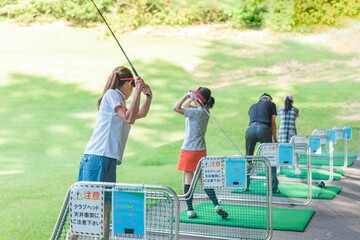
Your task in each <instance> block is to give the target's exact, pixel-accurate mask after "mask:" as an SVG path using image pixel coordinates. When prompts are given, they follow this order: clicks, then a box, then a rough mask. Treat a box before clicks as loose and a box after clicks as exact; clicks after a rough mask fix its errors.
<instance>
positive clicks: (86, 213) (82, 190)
mask: <svg viewBox="0 0 360 240" xmlns="http://www.w3.org/2000/svg"><path fill="white" fill-rule="evenodd" d="M70 194H71V197H70V228H71V231H72V232H73V233H76V234H79V235H86V236H103V222H102V221H103V218H102V216H103V209H104V208H103V196H104V190H103V188H102V187H99V186H84V185H74V186H73V187H72V189H71V193H70Z"/></svg>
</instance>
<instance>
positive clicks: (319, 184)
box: [317, 181, 325, 188]
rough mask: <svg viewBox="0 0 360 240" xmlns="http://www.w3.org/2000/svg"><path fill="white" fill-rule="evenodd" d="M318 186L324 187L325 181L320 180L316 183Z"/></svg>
mask: <svg viewBox="0 0 360 240" xmlns="http://www.w3.org/2000/svg"><path fill="white" fill-rule="evenodd" d="M317 184H318V186H319V187H321V188H325V183H324V182H323V181H320V182H318V183H317Z"/></svg>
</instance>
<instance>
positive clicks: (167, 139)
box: [0, 1, 360, 239]
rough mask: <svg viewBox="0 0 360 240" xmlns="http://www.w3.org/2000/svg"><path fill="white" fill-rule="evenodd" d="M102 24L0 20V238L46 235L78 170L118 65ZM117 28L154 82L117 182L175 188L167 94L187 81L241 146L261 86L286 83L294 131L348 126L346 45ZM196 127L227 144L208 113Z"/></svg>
mask: <svg viewBox="0 0 360 240" xmlns="http://www.w3.org/2000/svg"><path fill="white" fill-rule="evenodd" d="M224 2H227V1H224ZM105 30H106V29H102V30H96V29H86V28H65V27H60V26H56V25H55V26H43V27H31V28H21V27H19V26H18V25H16V24H10V23H1V22H0V58H1V64H0V99H1V100H0V102H1V105H2V106H1V108H0V118H1V121H0V124H1V127H0V183H1V184H0V219H1V228H0V239H25V238H26V239H48V238H49V237H50V235H51V232H52V229H53V227H54V224H55V222H56V219H57V216H58V213H59V211H60V208H61V205H62V202H63V199H64V197H65V194H66V191H67V189H68V188H69V187H70V186H71V184H72V183H74V182H75V181H76V180H77V173H78V168H79V162H80V159H81V157H82V154H83V150H84V148H85V145H86V143H87V141H88V140H89V138H90V136H91V134H92V130H93V126H94V123H95V117H96V112H97V108H96V101H97V98H98V97H99V96H100V94H101V92H102V90H103V87H104V84H105V82H106V78H107V76H108V74H109V73H110V72H111V71H112V69H113V68H114V67H115V66H117V65H119V64H125V65H127V64H126V62H125V61H124V57H123V55H122V54H121V51H120V49H119V48H118V47H117V45H116V43H115V42H114V40H113V39H112V38H106V37H104V32H105ZM254 33H256V32H252V33H249V34H254ZM259 33H260V32H259ZM212 36H213V35H212ZM118 37H119V40H120V42H121V43H122V44H123V47H124V49H125V51H126V53H127V54H128V56H129V58H130V59H131V60H132V63H133V65H134V66H135V68H136V70H137V72H138V73H139V74H140V75H141V76H142V77H143V78H144V79H145V80H146V81H147V82H148V83H149V84H150V85H151V87H152V89H153V94H154V99H153V105H152V108H151V111H150V113H149V115H148V117H147V118H146V119H142V120H140V121H138V122H137V123H136V125H134V126H133V128H132V130H131V132H130V137H129V141H128V143H127V146H126V151H125V155H124V160H123V165H121V166H120V167H118V170H117V181H118V182H125V183H144V184H157V185H166V186H169V187H171V188H173V189H174V190H175V191H177V192H178V193H181V172H179V171H177V170H176V166H177V161H178V155H179V151H180V146H181V144H182V140H183V135H184V119H183V118H182V117H181V116H180V115H178V114H176V113H175V112H173V111H172V106H173V104H174V103H175V102H176V101H177V100H178V99H179V98H180V97H181V96H182V95H183V94H184V93H185V92H186V91H187V90H188V89H195V88H197V87H198V86H208V87H210V88H211V89H212V90H213V96H214V97H215V100H216V104H215V106H214V109H213V110H212V111H211V114H212V116H213V117H214V118H215V119H216V121H217V122H218V123H219V124H220V125H221V127H222V128H223V129H224V130H225V131H226V133H227V134H228V135H229V137H230V138H231V139H232V140H233V141H234V143H235V144H236V145H237V146H238V148H239V149H240V150H241V151H242V152H243V153H245V151H244V149H245V141H244V139H245V131H246V127H247V123H248V120H249V119H248V115H247V111H248V108H249V107H250V105H251V104H253V103H255V102H256V101H257V99H258V97H259V96H260V94H262V93H263V92H268V93H270V94H271V95H272V96H273V98H274V101H275V103H276V104H277V106H280V105H282V98H283V96H284V95H286V94H292V95H293V97H294V100H295V106H296V107H298V108H299V109H300V118H299V119H298V120H297V128H298V133H299V134H303V135H307V134H311V132H312V130H313V129H314V128H332V127H333V126H335V125H337V126H345V125H347V126H359V124H358V122H359V120H358V119H354V120H342V119H341V118H339V116H351V115H355V113H356V111H357V113H358V112H359V111H358V110H359V102H360V97H359V94H358V89H360V81H359V79H360V71H359V65H358V64H356V63H357V62H359V60H360V57H359V55H358V54H357V53H354V52H352V51H349V52H341V51H336V49H333V48H331V47H330V46H327V45H325V44H322V45H319V44H311V43H305V42H303V41H301V40H299V39H298V38H297V40H295V38H294V39H292V38H291V36H289V35H288V36H286V37H285V36H279V37H277V38H269V39H262V38H256V37H254V38H247V39H241V38H237V39H214V38H213V37H207V35H170V36H156V35H141V34H138V33H132V34H126V35H121V36H118ZM354 63H355V64H354ZM186 69H188V70H186ZM189 69H190V70H189ZM194 69H195V70H194ZM192 70H194V71H192ZM129 103H130V101H129ZM354 103H355V104H354ZM351 104H352V105H351ZM354 111H355V112H354ZM206 139H207V147H208V155H233V154H238V153H237V152H236V150H235V149H234V147H233V146H232V145H231V144H230V142H229V141H228V140H227V139H226V137H225V136H224V135H223V134H222V133H221V132H220V130H219V129H218V128H217V126H216V125H215V124H214V123H213V122H211V121H210V122H209V126H208V132H207V135H206Z"/></svg>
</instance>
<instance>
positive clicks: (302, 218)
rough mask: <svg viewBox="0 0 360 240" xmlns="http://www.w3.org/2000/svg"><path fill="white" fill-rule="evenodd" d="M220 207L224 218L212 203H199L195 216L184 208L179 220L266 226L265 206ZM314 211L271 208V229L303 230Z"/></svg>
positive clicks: (198, 222) (229, 205)
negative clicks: (223, 217)
mask: <svg viewBox="0 0 360 240" xmlns="http://www.w3.org/2000/svg"><path fill="white" fill-rule="evenodd" d="M221 207H222V208H224V209H225V210H226V211H227V212H228V213H229V216H228V217H227V218H226V219H222V218H221V217H220V216H219V215H218V214H217V213H216V212H215V210H214V205H213V204H212V203H199V204H197V205H196V206H195V207H194V209H195V211H196V212H197V217H196V218H188V216H187V210H186V211H183V212H182V213H180V222H181V223H193V224H206V225H221V226H233V227H245V228H259V229H266V227H267V220H266V219H267V217H266V216H267V213H266V208H265V207H259V206H244V205H232V204H221ZM249 213H252V214H249ZM314 213H315V211H314V210H308V209H290V208H273V229H274V230H287V231H298V232H303V231H304V229H305V227H306V226H307V224H308V223H309V221H310V219H311V217H312V216H313V214H314ZM261 216H263V217H261Z"/></svg>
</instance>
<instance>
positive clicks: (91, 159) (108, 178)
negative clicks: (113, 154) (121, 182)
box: [78, 154, 116, 202]
mask: <svg viewBox="0 0 360 240" xmlns="http://www.w3.org/2000/svg"><path fill="white" fill-rule="evenodd" d="M78 181H79V182H80V181H90V182H116V159H114V158H108V157H103V156H97V155H90V154H84V156H83V157H82V159H81V162H80V170H79V177H78ZM111 195H112V194H111V192H109V191H106V192H105V202H111Z"/></svg>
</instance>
